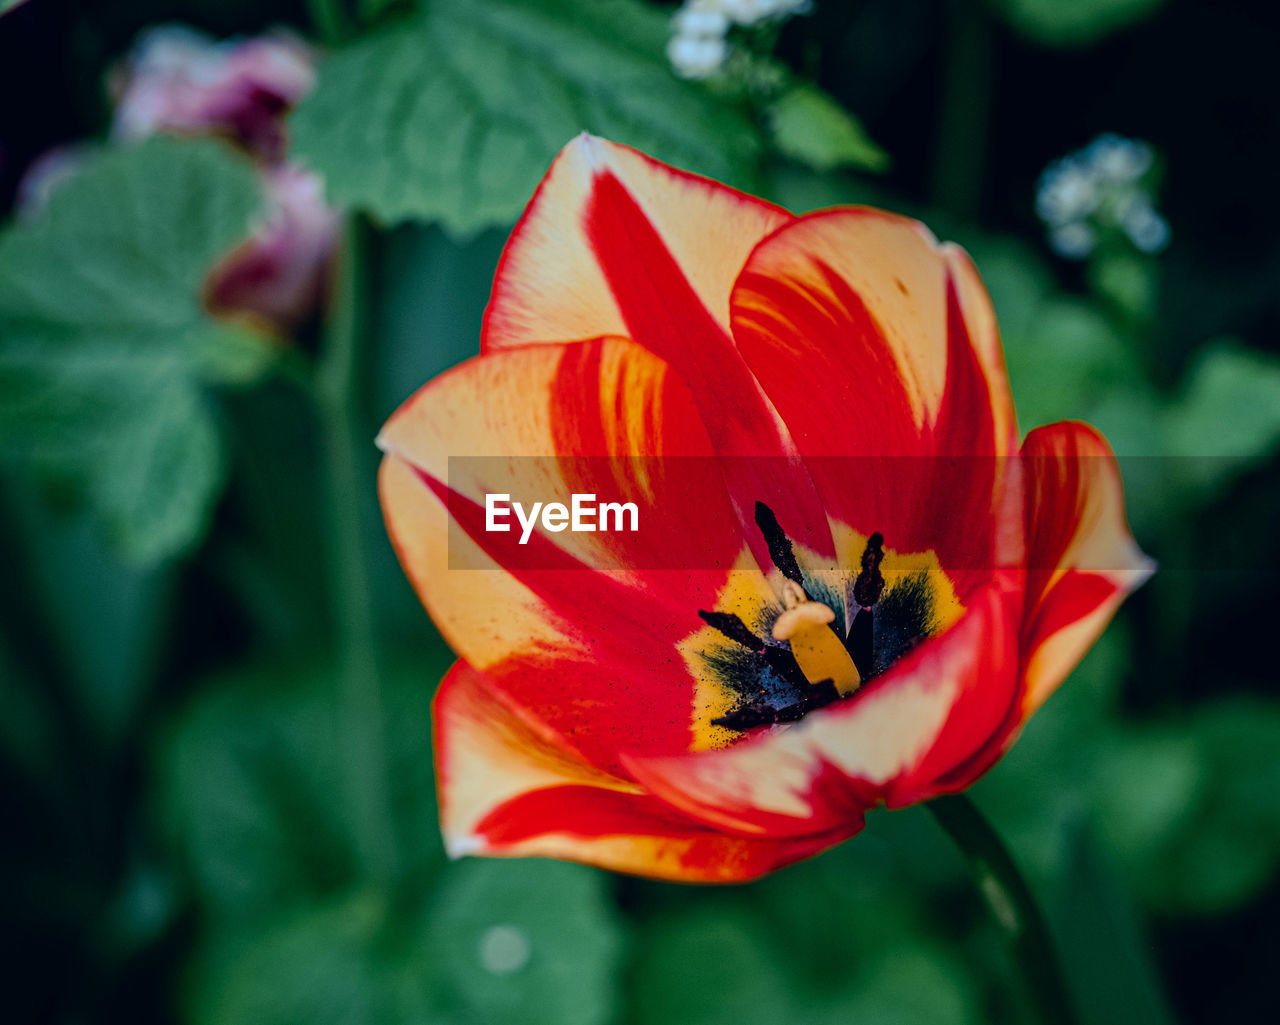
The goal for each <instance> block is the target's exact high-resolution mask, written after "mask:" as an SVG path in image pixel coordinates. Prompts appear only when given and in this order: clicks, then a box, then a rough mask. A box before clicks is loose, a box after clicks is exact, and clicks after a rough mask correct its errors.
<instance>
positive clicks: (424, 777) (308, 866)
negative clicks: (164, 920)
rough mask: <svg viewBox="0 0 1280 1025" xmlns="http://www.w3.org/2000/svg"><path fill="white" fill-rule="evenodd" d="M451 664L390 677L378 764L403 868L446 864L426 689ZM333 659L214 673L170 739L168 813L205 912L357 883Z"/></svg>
mask: <svg viewBox="0 0 1280 1025" xmlns="http://www.w3.org/2000/svg"><path fill="white" fill-rule="evenodd" d="M444 668H445V663H443V662H441V663H440V664H432V663H428V664H425V665H420V666H414V667H407V666H406V667H400V668H398V669H396V670H395V671H393V672H391V673H389V674H387V675H386V676H385V678H384V679H383V681H382V687H381V689H380V690H381V694H380V697H381V702H382V706H383V712H384V729H383V736H384V742H385V745H386V750H385V752H384V766H385V772H386V786H385V787H384V788H382V789H383V790H384V791H385V792H386V794H387V799H388V800H389V801H390V803H391V808H390V809H389V811H390V813H391V817H392V820H393V822H394V823H395V829H396V836H395V841H396V846H397V850H396V852H395V853H396V857H395V861H396V863H397V864H398V865H399V866H401V869H402V871H403V872H404V873H405V874H406V875H409V876H411V875H414V874H421V873H424V872H428V873H429V872H431V871H434V869H435V868H437V867H438V866H439V865H440V864H441V863H442V862H443V859H444V852H443V849H442V847H441V842H440V833H439V826H438V824H437V819H436V808H435V785H434V782H433V777H432V772H431V755H430V736H431V721H430V694H431V691H432V689H433V687H434V686H435V683H436V681H438V680H439V678H440V676H441V675H442V674H443V671H444ZM338 695H339V687H338V683H337V681H336V680H335V678H334V676H333V672H332V669H331V668H330V667H327V666H319V665H316V666H312V665H283V666H260V667H256V668H254V669H252V670H250V671H248V672H242V673H241V674H239V675H238V676H236V677H233V678H229V679H222V680H217V681H213V682H212V683H211V684H209V685H208V687H207V690H206V691H205V693H204V694H202V696H201V697H200V699H199V700H197V701H196V702H195V703H194V704H193V705H192V706H191V708H190V709H189V710H188V711H187V712H186V713H185V714H184V715H183V716H182V718H181V719H180V720H179V722H178V723H177V726H176V728H175V730H174V732H173V735H172V737H171V738H170V741H169V743H168V744H167V745H166V746H165V750H164V759H163V762H162V772H161V789H160V794H159V798H160V810H161V814H162V818H163V821H164V822H165V823H166V826H167V828H168V830H169V832H170V836H171V839H172V842H173V843H174V845H175V846H176V847H177V848H178V850H179V851H180V852H181V854H182V855H183V860H184V861H185V862H186V864H187V865H188V867H189V870H190V872H191V875H192V877H193V881H194V883H195V887H196V890H197V893H198V894H199V896H200V898H201V900H202V903H203V904H204V906H205V908H206V910H207V912H208V913H209V914H210V915H211V916H213V917H214V918H216V919H219V920H225V921H230V922H246V921H253V920H257V919H259V918H261V917H263V916H264V915H271V914H278V913H279V912H280V911H281V910H283V909H287V908H292V907H301V906H305V905H307V904H309V903H314V902H315V901H317V900H319V899H320V898H322V897H325V896H327V895H332V894H335V893H338V892H341V891H343V890H345V889H346V888H347V887H349V886H350V885H351V884H352V883H353V881H354V880H355V879H356V878H358V876H359V874H360V870H361V866H360V865H359V863H358V855H357V852H358V850H359V844H358V842H357V838H356V836H355V835H354V832H353V828H354V827H353V824H352V822H351V819H350V816H349V815H348V814H347V808H348V807H349V799H348V797H347V796H346V791H345V789H344V778H345V777H344V765H343V760H342V759H343V751H344V745H343V742H342V736H343V732H344V727H343V708H342V706H341V704H340V703H339V699H338Z"/></svg>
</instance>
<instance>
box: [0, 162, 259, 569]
mask: <svg viewBox="0 0 1280 1025" xmlns="http://www.w3.org/2000/svg"><path fill="white" fill-rule="evenodd" d="M257 205H258V187H257V182H256V179H255V178H254V176H253V172H252V171H251V170H250V168H249V167H248V165H247V164H246V163H244V162H243V161H241V160H239V159H238V158H236V157H235V156H233V155H232V154H231V153H230V152H229V151H228V150H227V149H226V147H225V146H222V145H221V144H219V143H194V142H177V141H174V140H157V141H155V142H149V143H146V144H143V145H141V146H138V147H136V148H133V149H127V150H121V151H114V152H107V153H103V154H102V155H101V156H99V157H98V158H97V159H96V161H94V162H93V164H92V165H91V166H89V167H86V168H85V169H84V171H83V172H82V173H80V174H79V175H77V176H76V177H75V178H73V179H72V180H71V181H69V182H67V183H66V185H65V186H64V187H63V188H62V189H60V190H59V191H58V193H57V194H56V195H55V196H54V197H53V199H52V200H51V202H50V208H49V210H48V212H47V213H46V215H45V216H44V217H42V218H41V219H40V220H38V221H37V222H35V223H34V224H32V225H31V226H29V227H19V228H11V229H10V230H9V231H7V232H6V233H5V234H4V236H3V238H0V452H3V453H4V454H6V455H8V456H9V457H10V458H13V457H14V456H15V455H22V456H26V457H30V458H34V459H35V460H37V461H38V462H39V463H40V464H41V465H42V466H44V467H46V468H48V469H49V470H50V471H52V472H54V473H57V474H59V475H60V476H63V477H64V478H66V479H68V480H70V481H71V482H72V483H73V484H74V485H75V486H76V487H77V489H79V490H81V491H82V492H83V494H84V498H85V500H86V501H87V502H88V504H89V505H90V506H91V507H92V508H93V509H94V510H95V512H96V513H97V514H98V515H99V517H100V519H101V521H102V522H103V524H104V526H105V527H106V529H107V531H108V532H109V534H110V536H111V538H112V540H113V541H115V542H116V543H118V544H119V546H120V548H121V550H122V551H123V552H124V553H125V554H126V555H127V556H128V557H129V558H131V559H132V560H134V561H136V562H139V563H142V564H146V563H154V562H157V561H160V560H162V559H165V558H167V557H170V556H172V555H175V554H178V553H180V552H183V551H186V550H188V549H190V548H191V546H192V545H194V544H195V543H196V542H197V541H198V540H199V538H200V536H201V535H202V534H203V532H204V529H205V527H206V525H207V523H208V518H209V510H210V506H211V504H212V502H213V500H214V499H215V498H216V496H217V494H218V491H219V490H220V488H221V485H222V482H223V479H224V474H225V466H224V464H223V461H222V445H221V441H220V439H219V431H218V427H217V424H216V419H215V413H214V409H213V406H212V404H211V398H210V396H209V395H208V393H207V390H206V389H207V386H209V385H227V384H232V385H235V384H243V383H246V382H247V381H250V380H253V379H254V378H256V377H258V376H260V375H261V373H262V372H263V371H264V369H265V368H266V366H267V364H268V362H269V359H270V355H271V350H270V348H269V346H267V345H266V344H265V343H264V342H263V341H262V340H261V339H260V338H258V337H256V336H253V335H251V334H248V333H247V332H245V331H243V330H239V329H236V328H234V327H232V326H230V325H228V324H226V323H223V322H220V321H216V320H214V319H212V318H211V317H209V316H208V315H207V314H206V313H205V312H204V311H203V309H202V308H201V304H200V293H201V285H202V282H203V279H204V276H205V274H206V273H207V271H208V269H209V266H210V264H211V263H212V262H213V261H214V260H215V259H216V258H217V257H218V256H220V255H222V253H224V252H225V251H226V250H227V249H229V248H230V247H231V245H232V244H233V243H235V242H238V241H240V240H241V239H242V238H243V237H244V236H245V234H246V233H247V231H248V227H249V221H250V217H251V216H252V215H253V213H254V211H255V210H256V208H257Z"/></svg>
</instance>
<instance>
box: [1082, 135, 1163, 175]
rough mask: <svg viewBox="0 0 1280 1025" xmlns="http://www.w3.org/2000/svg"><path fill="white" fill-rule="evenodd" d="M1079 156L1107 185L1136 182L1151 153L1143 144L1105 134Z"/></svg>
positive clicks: (1150, 159)
mask: <svg viewBox="0 0 1280 1025" xmlns="http://www.w3.org/2000/svg"><path fill="white" fill-rule="evenodd" d="M1083 157H1084V160H1085V162H1086V163H1087V164H1088V165H1089V166H1090V167H1091V168H1092V169H1093V171H1094V172H1095V173H1096V174H1097V175H1098V177H1099V178H1101V179H1103V180H1104V181H1110V182H1117V183H1119V182H1131V181H1137V180H1138V179H1139V178H1141V177H1142V176H1143V175H1144V174H1146V173H1147V172H1148V171H1149V170H1151V164H1152V163H1153V162H1154V160H1155V154H1154V153H1153V152H1152V150H1151V147H1150V146H1149V145H1147V144H1146V143H1145V142H1138V141H1136V140H1134V139H1125V138H1123V137H1122V136H1119V135H1115V134H1113V133H1111V132H1107V133H1106V134H1104V135H1099V136H1098V137H1097V138H1096V139H1094V140H1093V142H1091V143H1089V145H1088V146H1087V147H1086V148H1085V150H1084V153H1083Z"/></svg>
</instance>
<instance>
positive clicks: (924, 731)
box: [379, 135, 1151, 882]
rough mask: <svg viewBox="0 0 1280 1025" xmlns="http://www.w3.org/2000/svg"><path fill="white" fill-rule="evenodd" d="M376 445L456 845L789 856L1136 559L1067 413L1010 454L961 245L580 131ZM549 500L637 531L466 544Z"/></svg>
mask: <svg viewBox="0 0 1280 1025" xmlns="http://www.w3.org/2000/svg"><path fill="white" fill-rule="evenodd" d="M379 443H380V445H381V448H382V449H383V452H384V459H383V462H382V467H381V472H380V479H379V489H380V495H381V501H382V507H383V511H384V515H385V519H386V523H387V527H388V531H389V534H390V536H391V538H392V541H393V543H394V545H395V548H396V551H397V553H398V555H399V558H400V561H401V564H402V565H403V567H404V569H405V571H406V573H407V575H408V576H409V578H410V580H411V582H412V583H413V585H414V587H415V589H416V591H417V593H418V595H419V597H420V598H421V600H422V601H423V603H424V605H425V606H426V608H427V610H428V612H429V613H430V615H431V616H432V618H433V619H434V621H435V623H436V625H437V626H438V627H439V629H440V631H441V633H442V634H443V635H444V637H445V639H446V640H447V641H448V643H449V644H450V645H451V646H452V648H453V649H454V651H455V652H456V653H457V655H458V659H459V660H458V662H457V663H456V664H455V665H454V666H453V668H452V669H451V670H450V671H449V672H448V674H447V675H446V677H445V679H444V681H443V682H442V684H441V686H440V689H439V691H438V693H437V695H436V698H435V706H434V715H435V719H434V722H435V753H436V767H437V776H438V787H439V796H440V814H441V822H442V828H443V832H444V836H445V841H446V846H447V849H448V851H449V852H450V854H452V855H454V856H459V855H463V854H481V855H492V856H525V855H538V856H547V857H555V858H565V859H569V860H575V861H580V862H586V863H590V864H594V865H598V866H603V867H606V868H610V869H614V870H618V871H624V872H630V873H636V874H639V875H644V876H650V877H656V878H664V879H677V880H690V881H716V882H729V881H740V880H746V879H751V878H754V877H756V876H759V875H761V874H763V873H766V872H769V871H772V870H774V869H777V868H779V867H781V866H783V865H786V864H788V863H791V862H794V861H796V860H797V859H800V858H804V857H807V856H810V855H813V854H815V853H817V852H819V851H821V850H823V849H825V848H828V847H830V846H832V845H833V844H836V843H839V842H841V841H843V840H845V839H847V838H849V837H851V836H853V835H854V834H855V833H857V832H858V831H859V830H860V829H861V828H862V826H863V824H864V820H865V815H866V812H867V811H869V810H871V809H873V808H876V807H879V806H888V807H901V806H903V805H909V804H913V803H916V802H921V801H928V800H930V799H932V798H934V797H937V796H939V795H944V794H950V793H955V792H957V791H960V790H962V789H964V788H965V787H967V786H969V785H970V784H971V783H972V782H973V781H974V780H975V779H977V778H978V777H979V776H980V775H981V774H982V773H983V772H985V771H986V770H987V769H989V768H990V767H991V766H992V765H993V764H994V763H995V762H996V761H997V759H999V757H1000V756H1001V754H1003V752H1004V751H1005V750H1007V749H1008V747H1009V745H1010V744H1011V743H1012V742H1013V740H1014V738H1015V737H1016V735H1017V733H1018V731H1019V729H1020V728H1021V726H1022V724H1023V723H1024V722H1025V721H1026V720H1027V718H1028V717H1029V716H1030V715H1031V714H1032V713H1033V712H1034V711H1035V710H1036V709H1037V708H1038V707H1039V706H1040V705H1041V704H1042V703H1043V702H1044V701H1045V699H1046V698H1047V697H1048V696H1049V695H1050V694H1051V693H1052V692H1053V690H1054V689H1055V688H1056V687H1057V686H1058V684H1059V683H1061V682H1062V680H1063V679H1064V678H1065V677H1066V676H1067V674H1068V673H1069V672H1070V670H1071V668H1072V667H1073V666H1074V665H1075V663H1076V662H1077V661H1078V660H1079V659H1080V657H1081V656H1082V655H1083V653H1084V652H1085V650H1086V649H1087V648H1088V647H1089V646H1090V644H1091V643H1092V642H1093V641H1094V640H1095V639H1096V638H1097V636H1098V635H1099V634H1100V632H1101V631H1102V630H1103V628H1104V626H1105V625H1106V623H1107V621H1108V620H1109V618H1110V617H1111V615H1112V614H1113V613H1114V611H1115V610H1116V608H1117V606H1118V605H1119V604H1120V602H1121V601H1122V600H1123V599H1124V597H1125V596H1126V595H1127V594H1128V593H1129V592H1130V591H1131V590H1133V589H1134V588H1135V587H1136V586H1138V584H1139V583H1140V582H1141V581H1142V580H1143V579H1144V578H1145V577H1146V576H1147V575H1148V574H1149V573H1150V571H1151V566H1150V564H1149V562H1148V561H1147V560H1146V558H1145V557H1144V556H1143V555H1142V554H1141V552H1140V551H1139V550H1138V549H1137V547H1136V545H1135V544H1134V542H1133V539H1132V537H1131V535H1130V532H1129V529H1128V527H1127V525H1126V522H1125V515H1124V502H1123V492H1122V487H1121V481H1120V476H1119V472H1118V469H1117V466H1116V463H1115V460H1114V457H1113V456H1112V454H1111V451H1110V449H1109V448H1108V446H1107V444H1106V442H1105V441H1104V439H1103V438H1102V437H1101V436H1100V435H1099V434H1098V433H1097V432H1096V431H1095V430H1093V429H1092V428H1091V427H1089V426H1087V425H1085V424H1082V423H1057V424H1052V425H1050V426H1047V427H1041V428H1038V429H1036V430H1034V431H1031V432H1030V433H1029V434H1028V435H1027V436H1026V437H1025V438H1022V439H1021V441H1020V435H1019V431H1018V428H1017V424H1016V419H1015V413H1014V406H1013V400H1012V397H1011V395H1010V391H1009V386H1008V382H1007V380H1006V375H1005V369H1004V359H1003V354H1002V350H1001V345H1000V340H999V335H998V332H997V328H996V320H995V316H994V314H993V312H992V308H991V304H990V300H989V299H988V296H987V293H986V291H985V289H984V287H983V284H982V282H981V279H980V278H979V276H978V273H977V271H976V270H975V268H974V266H973V264H972V263H971V262H970V260H969V259H968V257H967V256H966V255H965V253H964V252H963V251H962V250H960V249H959V248H958V247H956V246H954V245H952V244H948V243H941V244H940V243H939V242H938V241H937V240H936V239H935V238H934V237H933V236H932V235H931V234H930V233H929V231H928V230H927V229H925V228H924V227H923V226H922V225H920V224H919V223H917V222H915V221H912V220H910V219H907V218H905V217H900V216H897V215H894V214H890V213H885V212H882V211H879V210H873V209H869V208H865V207H848V208H837V209H831V210H824V211H819V212H817V213H813V214H808V215H806V216H803V217H795V216H793V215H791V214H789V213H788V212H786V211H785V210H782V209H780V208H778V207H776V206H774V205H772V204H769V203H766V202H764V201H762V200H759V199H755V198H752V197H750V196H747V195H744V194H742V193H739V192H737V191H734V190H732V189H729V188H727V187H725V186H723V185H720V184H718V183H716V182H713V181H709V180H706V179H703V178H699V177H695V176H693V175H690V174H687V173H684V172H681V171H678V170H676V169H674V168H671V167H667V166H665V165H663V164H661V163H658V162H656V161H654V160H652V159H650V158H648V157H646V156H645V155H643V154H641V153H639V152H637V151H635V150H632V149H629V148H626V147H623V146H618V145H614V144H612V143H609V142H606V141H604V140H601V139H597V138H592V137H590V136H585V135H584V136H582V137H580V138H578V139H577V140H575V141H574V142H572V143H570V144H569V145H568V146H567V147H566V148H565V149H564V150H563V151H562V152H561V153H560V155H559V156H558V157H557V159H556V160H555V162H554V163H553V165H552V166H551V169H550V170H549V172H548V173H547V176H546V177H545V179H544V180H543V182H542V183H541V185H540V186H539V188H538V190H537V192H536V193H535V194H534V197H533V199H532V200H531V201H530V204H529V206H528V208H527V210H526V211H525V213H524V215H523V217H522V219H521V220H520V222H519V223H518V225H517V226H516V228H515V231H514V233H513V234H512V236H511V239H510V241H509V242H508V244H507V247H506V250H505V252H504V254H503V256H502V259H501V262H500V264H499V267H498V272H497V276H496V280H495V283H494V286H493V293H492V298H491V300H490V303H489V306H488V309H487V311H486V314H485V319H484V324H483V330H482V336H481V352H480V355H479V356H478V357H476V358H474V359H472V360H469V361H467V362H465V363H463V364H461V365H460V366H457V367H455V368H453V369H452V370H449V371H448V372H446V373H444V374H442V375H441V376H439V377H437V378H436V379H434V380H432V381H430V382H429V383H427V384H426V385H425V386H424V387H423V388H421V389H420V390H419V391H418V392H417V393H416V394H415V395H414V396H413V397H411V398H410V399H409V400H408V401H407V402H406V403H405V404H404V405H403V406H401V408H400V409H399V410H398V411H397V412H396V413H395V414H394V415H393V416H392V417H391V419H390V420H389V421H388V422H387V424H386V426H385V428H384V429H383V431H382V434H381V436H380V439H379ZM582 493H589V494H591V495H595V496H599V500H600V501H605V500H609V501H618V502H623V501H626V502H633V503H635V504H636V507H637V509H638V521H639V529H638V531H637V532H635V533H616V532H615V533H607V532H593V533H580V532H573V531H565V530H556V531H550V530H547V529H546V528H545V524H544V525H543V526H542V527H540V528H535V529H534V531H533V534H532V536H531V537H529V538H528V539H527V542H528V543H527V544H523V545H522V544H521V543H520V537H519V532H518V531H514V532H513V531H506V532H498V531H489V530H486V529H485V526H486V524H485V505H486V499H487V496H489V495H494V494H498V495H503V496H512V497H513V498H514V499H518V500H522V501H523V500H525V499H530V500H532V499H539V500H543V501H557V502H561V503H564V504H566V505H568V503H569V501H570V499H571V497H572V495H574V494H582Z"/></svg>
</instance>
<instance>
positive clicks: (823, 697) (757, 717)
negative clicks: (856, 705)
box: [711, 680, 840, 731]
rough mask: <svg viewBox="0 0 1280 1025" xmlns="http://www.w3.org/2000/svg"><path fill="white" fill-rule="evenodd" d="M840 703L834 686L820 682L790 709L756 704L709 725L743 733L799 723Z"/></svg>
mask: <svg viewBox="0 0 1280 1025" xmlns="http://www.w3.org/2000/svg"><path fill="white" fill-rule="evenodd" d="M839 700H840V692H839V691H838V690H836V685H835V682H834V681H832V680H819V681H818V682H817V683H815V684H813V685H812V686H810V687H808V688H807V689H806V690H804V691H803V692H801V695H800V698H799V699H798V700H797V701H794V702H792V703H791V704H789V705H783V706H782V707H781V708H774V707H773V706H772V705H767V704H764V703H763V702H759V701H753V702H749V703H747V704H744V705H742V706H740V707H738V708H735V709H734V710H733V711H732V712H729V713H728V714H727V715H722V716H720V717H718V718H716V719H712V720H711V725H713V726H723V727H724V728H725V729H730V730H739V731H742V730H749V729H753V728H754V727H756V726H771V725H773V724H774V723H788V722H799V721H800V720H801V719H803V718H804V717H805V716H806V715H807V714H808V713H810V712H812V711H813V710H814V709H815V708H822V707H823V706H824V705H829V704H831V703H832V702H834V701H839Z"/></svg>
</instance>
